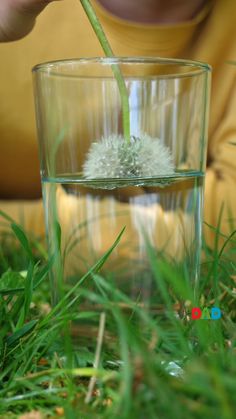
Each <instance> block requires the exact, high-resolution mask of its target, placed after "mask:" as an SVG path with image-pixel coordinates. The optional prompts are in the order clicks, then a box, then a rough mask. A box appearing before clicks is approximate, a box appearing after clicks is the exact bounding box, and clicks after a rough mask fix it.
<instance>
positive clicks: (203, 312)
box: [191, 307, 221, 320]
mask: <svg viewBox="0 0 236 419" xmlns="http://www.w3.org/2000/svg"><path fill="white" fill-rule="evenodd" d="M191 318H192V320H200V319H201V320H219V319H220V318H221V310H220V308H219V307H212V308H211V309H209V308H207V307H204V308H202V309H201V308H199V307H193V308H192V311H191Z"/></svg>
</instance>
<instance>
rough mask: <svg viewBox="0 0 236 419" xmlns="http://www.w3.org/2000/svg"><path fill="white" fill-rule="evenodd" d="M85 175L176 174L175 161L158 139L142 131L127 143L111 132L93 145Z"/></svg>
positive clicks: (85, 166)
mask: <svg viewBox="0 0 236 419" xmlns="http://www.w3.org/2000/svg"><path fill="white" fill-rule="evenodd" d="M83 174H84V177H85V178H87V179H98V178H133V177H152V176H166V175H173V174H174V163H173V158H172V155H171V152H170V150H169V148H168V147H166V146H165V145H163V144H162V142H161V140H160V139H159V138H152V137H150V136H149V135H147V134H143V135H142V136H140V138H139V137H134V136H132V137H131V138H130V142H127V140H126V139H125V138H124V137H123V136H121V135H110V136H109V137H108V138H102V139H101V140H100V141H96V142H93V143H92V144H91V147H90V149H89V152H88V154H87V159H86V161H85V163H84V165H83Z"/></svg>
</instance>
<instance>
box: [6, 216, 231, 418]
mask: <svg viewBox="0 0 236 419" xmlns="http://www.w3.org/2000/svg"><path fill="white" fill-rule="evenodd" d="M8 221H10V223H11V232H10V233H6V234H4V235H2V238H1V249H0V274H1V278H0V352H1V355H0V417H1V418H14V417H20V415H22V414H23V413H25V412H30V411H40V412H41V414H42V416H41V417H45V418H46V417H58V415H59V414H60V415H61V417H65V418H68V419H73V418H79V419H80V418H81V419H84V418H92V419H96V418H102V419H106V418H118V417H119V418H128V419H133V418H135V419H139V418H140V419H143V418H145V417H148V418H151V419H152V418H153V419H158V418H160V419H167V418H168V419H169V418H176V419H178V418H180V419H185V418H186V419H187V418H188V419H191V418H194V419H195V418H196V419H197V418H203V417H204V418H209V419H210V418H214V417H216V418H222V419H229V418H234V417H235V411H236V381H235V374H236V347H235V343H236V342H235V340H236V326H235V318H236V305H235V297H236V286H235V283H236V261H235V251H236V245H235V243H236V237H235V236H234V233H232V234H231V235H230V237H229V238H227V237H224V236H223V235H222V234H221V233H220V221H219V225H218V228H217V229H216V230H215V237H216V239H215V247H214V249H213V250H211V249H209V248H208V247H207V246H206V245H204V255H205V256H204V259H203V260H204V261H203V264H202V275H201V280H200V282H199V285H198V287H196V288H195V289H193V285H190V284H189V282H188V281H186V278H184V276H182V275H180V274H179V273H178V271H176V270H175V269H173V268H172V267H171V266H170V265H168V264H166V263H164V262H163V261H162V262H160V261H158V259H157V258H156V257H155V256H156V255H155V251H154V249H153V248H151V247H150V246H149V247H148V254H149V259H150V264H151V267H152V272H153V278H154V280H155V285H156V287H157V289H158V293H159V296H160V297H159V309H160V310H159V314H156V315H151V313H149V312H148V311H146V310H144V309H142V308H141V307H139V306H138V305H137V304H135V303H134V302H132V301H130V300H129V298H128V297H127V296H126V295H124V294H122V292H121V291H120V290H119V289H117V288H116V287H115V286H114V284H113V283H112V281H108V280H107V278H106V277H103V276H102V273H101V272H102V269H101V268H102V266H103V265H104V266H105V264H106V260H107V259H108V258H109V255H110V253H111V252H112V251H113V249H114V247H116V246H117V245H119V240H120V237H121V235H122V234H123V232H121V234H120V236H119V237H118V238H117V240H116V242H115V243H114V245H113V246H112V248H111V249H109V250H108V251H107V253H106V254H105V255H103V257H102V258H101V259H100V260H98V261H97V262H96V263H95V264H94V266H92V267H91V268H90V269H89V271H88V272H87V274H86V275H84V276H83V277H82V278H79V280H78V282H77V283H75V285H74V286H73V288H71V289H69V290H68V291H67V294H64V296H63V297H62V298H61V300H60V301H59V303H58V304H57V305H56V306H55V307H54V308H51V307H50V287H49V280H48V271H49V269H50V267H51V266H52V264H53V263H54V260H53V258H52V259H50V260H47V258H46V257H45V256H46V252H45V249H44V248H43V247H42V245H41V244H40V243H37V242H36V241H35V240H34V241H32V240H31V239H29V238H27V237H26V235H25V233H24V232H23V230H22V229H21V228H20V227H19V226H18V225H16V224H15V223H14V222H13V220H8ZM209 228H210V227H209ZM88 281H89V283H92V284H93V287H91V288H89V287H86V284H87V283H88ZM84 298H86V300H87V301H90V302H91V304H99V306H101V307H102V312H103V314H101V313H100V312H97V313H94V312H93V311H92V310H90V311H87V312H86V311H82V310H81V311H80V304H81V302H82V301H83V299H84ZM122 304H123V305H128V306H129V307H130V311H129V312H128V313H127V312H125V311H124V310H122V309H121V307H122ZM194 305H195V306H202V307H203V306H204V307H212V306H214V305H215V306H218V307H220V309H221V311H222V313H223V315H222V318H221V319H220V320H215V321H213V320H198V321H193V320H192V319H191V316H190V311H191V307H192V306H194ZM72 320H73V324H79V325H81V324H83V322H90V324H94V325H98V324H100V327H99V331H100V337H99V338H97V337H96V336H97V332H96V334H95V335H93V336H92V335H91V337H90V338H89V339H87V341H86V343H84V344H82V343H81V342H82V341H81V342H80V344H78V342H77V341H76V340H75V339H73V338H71V332H70V330H71V324H72V323H71V322H72ZM99 322H100V323H99ZM104 323H105V324H104ZM103 326H104V327H105V332H104V333H103V330H102V329H103ZM58 408H62V410H58Z"/></svg>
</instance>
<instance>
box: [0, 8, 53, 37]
mask: <svg viewBox="0 0 236 419" xmlns="http://www.w3.org/2000/svg"><path fill="white" fill-rule="evenodd" d="M52 1H54V0H0V41H1V42H7V41H14V40H16V39H20V38H22V37H23V36H25V35H27V34H28V33H29V32H30V31H31V29H32V28H33V27H34V24H35V19H36V17H37V16H38V14H39V13H40V12H41V11H42V10H43V9H44V8H45V7H46V6H47V5H48V4H49V3H51V2H52Z"/></svg>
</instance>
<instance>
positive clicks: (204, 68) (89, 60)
mask: <svg viewBox="0 0 236 419" xmlns="http://www.w3.org/2000/svg"><path fill="white" fill-rule="evenodd" d="M72 64H73V65H75V64H77V65H79V64H81V65H85V64H88V65H89V64H90V65H91V64H101V65H107V66H111V65H119V64H127V65H128V64H133V65H134V64H139V65H141V64H144V65H146V64H148V65H150V64H159V65H160V66H161V65H170V66H171V65H173V67H174V66H176V67H177V66H179V67H180V66H182V67H186V68H188V69H189V68H191V67H192V71H189V70H188V71H186V72H185V71H183V72H180V73H177V72H174V71H173V73H168V74H164V73H163V74H157V75H155V78H160V79H161V78H163V79H166V78H182V77H193V76H199V75H200V74H202V73H209V72H211V71H212V67H211V66H210V65H209V64H208V63H205V62H202V61H197V60H188V59H178V58H163V57H149V56H147V57H143V56H140V57H138V56H135V57H118V56H115V57H81V58H67V59H60V60H52V61H46V62H43V63H39V64H36V65H35V66H34V67H33V68H32V73H36V74H37V73H46V74H48V75H50V76H56V77H71V78H77V79H80V78H84V76H80V75H76V74H69V73H68V74H65V73H64V72H62V71H61V72H60V70H59V71H58V66H60V65H61V66H65V65H67V66H69V65H72ZM56 67H57V69H56ZM93 78H96V76H94V77H93Z"/></svg>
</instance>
